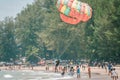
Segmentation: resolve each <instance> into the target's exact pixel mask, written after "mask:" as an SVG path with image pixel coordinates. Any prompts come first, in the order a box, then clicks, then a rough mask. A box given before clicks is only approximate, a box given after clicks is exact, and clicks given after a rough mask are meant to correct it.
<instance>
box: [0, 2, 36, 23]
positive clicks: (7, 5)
mask: <svg viewBox="0 0 120 80" xmlns="http://www.w3.org/2000/svg"><path fill="white" fill-rule="evenodd" d="M33 2H34V0H0V21H1V20H4V18H5V17H8V16H9V17H14V18H15V17H16V15H17V13H20V12H21V10H23V8H25V7H26V5H27V4H32V3H33Z"/></svg>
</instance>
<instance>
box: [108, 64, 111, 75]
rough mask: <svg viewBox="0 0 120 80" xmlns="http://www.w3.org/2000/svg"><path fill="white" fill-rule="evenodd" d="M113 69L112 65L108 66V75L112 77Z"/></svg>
mask: <svg viewBox="0 0 120 80" xmlns="http://www.w3.org/2000/svg"><path fill="white" fill-rule="evenodd" d="M111 69H112V64H111V63H109V64H108V71H109V72H108V75H110V74H111Z"/></svg>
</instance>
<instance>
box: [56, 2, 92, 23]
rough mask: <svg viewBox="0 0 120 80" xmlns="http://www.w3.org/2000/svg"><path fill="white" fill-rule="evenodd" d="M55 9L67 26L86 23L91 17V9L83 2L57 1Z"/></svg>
mask: <svg viewBox="0 0 120 80" xmlns="http://www.w3.org/2000/svg"><path fill="white" fill-rule="evenodd" d="M56 7H57V9H58V11H59V12H60V18H61V19H62V21H64V22H66V23H69V24H78V23H79V22H87V21H88V20H89V19H90V18H91V17H92V8H91V7H90V6H89V5H88V4H87V3H84V2H81V1H77V0H58V1H57V3H56Z"/></svg>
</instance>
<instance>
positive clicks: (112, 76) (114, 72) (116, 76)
mask: <svg viewBox="0 0 120 80" xmlns="http://www.w3.org/2000/svg"><path fill="white" fill-rule="evenodd" d="M111 78H112V79H113V80H117V79H118V73H117V72H116V71H115V68H113V69H111Z"/></svg>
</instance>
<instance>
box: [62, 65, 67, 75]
mask: <svg viewBox="0 0 120 80" xmlns="http://www.w3.org/2000/svg"><path fill="white" fill-rule="evenodd" d="M65 70H66V67H64V68H63V69H62V73H61V75H62V76H64V75H65Z"/></svg>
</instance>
